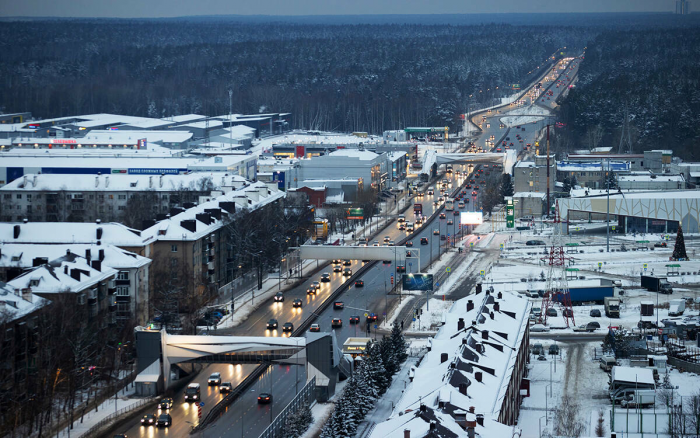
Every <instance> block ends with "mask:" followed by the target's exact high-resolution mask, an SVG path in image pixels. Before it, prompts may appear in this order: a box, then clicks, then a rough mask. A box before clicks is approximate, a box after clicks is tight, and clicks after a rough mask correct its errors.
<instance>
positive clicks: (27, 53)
mask: <svg viewBox="0 0 700 438" xmlns="http://www.w3.org/2000/svg"><path fill="white" fill-rule="evenodd" d="M596 32H597V31H596V30H594V29H592V28H585V27H573V26H570V27H556V26H552V27H535V26H519V25H518V26H516V25H509V24H490V25H473V26H439V25H430V26H427V25H417V24H401V25H391V24H383V25H322V24H315V25H303V24H296V23H252V24H247V23H241V22H236V21H227V20H206V19H200V20H52V21H15V22H7V23H3V26H1V27H0V50H1V51H2V53H3V57H2V61H0V78H1V79H0V111H4V112H18V111H31V112H32V113H33V114H34V115H35V117H42V118H46V117H56V116H67V115H76V114H86V113H100V112H109V113H119V114H128V115H137V116H150V117H167V116H171V115H178V114H186V113H201V114H207V115H221V114H228V112H229V94H228V90H229V89H231V90H232V91H233V99H232V100H233V105H232V106H233V112H234V113H258V112H266V111H286V112H291V113H292V114H293V118H292V124H293V127H295V128H304V129H327V130H338V131H346V132H350V131H368V132H372V133H378V132H381V131H383V130H385V129H397V128H403V127H406V126H446V125H447V126H451V127H455V122H456V121H457V120H458V116H457V115H458V114H459V113H461V112H464V111H465V110H466V108H467V105H468V104H471V105H473V107H477V106H481V105H485V104H491V103H492V102H493V101H494V99H496V98H498V97H501V96H503V95H508V94H510V93H511V91H510V90H509V89H508V87H509V86H510V84H513V83H526V82H528V81H529V80H530V79H531V77H532V76H533V75H534V73H533V75H528V72H530V70H532V69H533V68H535V67H536V66H538V65H540V64H542V63H543V62H544V61H545V60H546V59H547V58H548V57H549V56H550V55H551V54H552V53H554V52H555V51H556V50H557V49H558V48H561V47H564V46H568V47H569V50H580V48H582V47H583V46H584V45H585V43H586V41H588V40H589V39H590V38H591V37H592V36H594V35H595V33H596ZM577 47H578V48H579V49H577ZM470 95H472V96H473V97H471V98H469V96H470Z"/></svg>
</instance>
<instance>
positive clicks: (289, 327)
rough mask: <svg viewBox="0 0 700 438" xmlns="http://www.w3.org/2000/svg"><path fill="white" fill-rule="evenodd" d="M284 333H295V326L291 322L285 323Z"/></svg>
mask: <svg viewBox="0 0 700 438" xmlns="http://www.w3.org/2000/svg"><path fill="white" fill-rule="evenodd" d="M282 331H283V332H293V331H294V324H292V323H291V322H285V323H284V325H283V326H282Z"/></svg>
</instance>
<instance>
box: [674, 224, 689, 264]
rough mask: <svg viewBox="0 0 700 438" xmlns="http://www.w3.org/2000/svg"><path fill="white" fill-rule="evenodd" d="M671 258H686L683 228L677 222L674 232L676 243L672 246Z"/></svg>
mask: <svg viewBox="0 0 700 438" xmlns="http://www.w3.org/2000/svg"><path fill="white" fill-rule="evenodd" d="M671 258H673V260H688V253H686V252H685V239H684V238H683V228H682V227H681V224H680V223H679V224H678V233H676V245H675V246H674V247H673V255H672V256H671Z"/></svg>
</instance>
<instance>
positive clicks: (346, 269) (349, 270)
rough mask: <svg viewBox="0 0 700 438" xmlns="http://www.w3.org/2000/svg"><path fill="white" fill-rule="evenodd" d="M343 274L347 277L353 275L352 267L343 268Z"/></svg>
mask: <svg viewBox="0 0 700 438" xmlns="http://www.w3.org/2000/svg"><path fill="white" fill-rule="evenodd" d="M343 275H344V276H345V277H350V276H351V275H352V269H350V268H345V269H343Z"/></svg>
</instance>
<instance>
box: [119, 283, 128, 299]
mask: <svg viewBox="0 0 700 438" xmlns="http://www.w3.org/2000/svg"><path fill="white" fill-rule="evenodd" d="M117 295H119V296H120V297H128V296H129V286H117Z"/></svg>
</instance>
